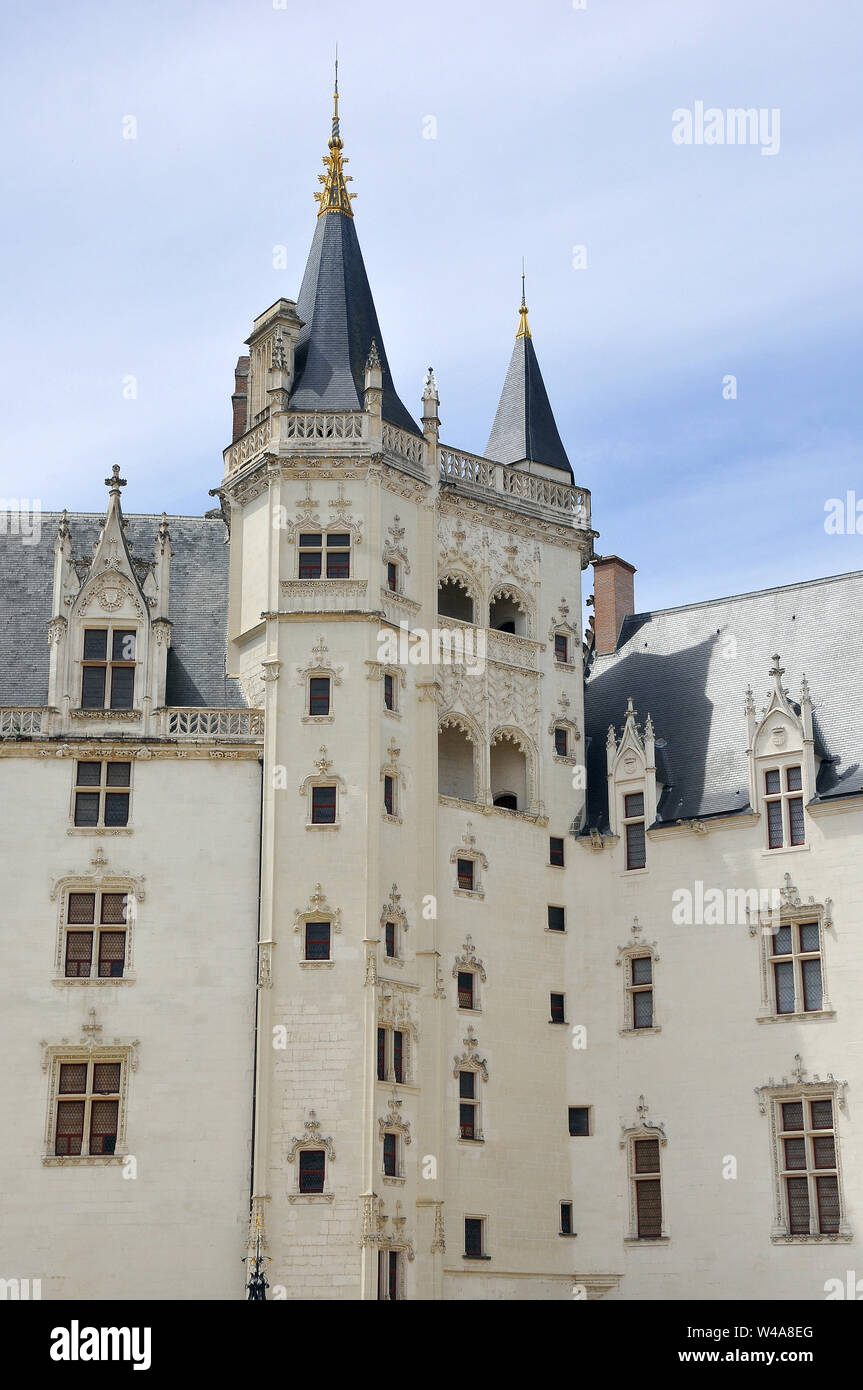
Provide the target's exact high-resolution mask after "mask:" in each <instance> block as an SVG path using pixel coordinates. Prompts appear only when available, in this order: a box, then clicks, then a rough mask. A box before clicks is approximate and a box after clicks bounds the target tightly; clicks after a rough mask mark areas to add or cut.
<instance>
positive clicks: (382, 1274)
mask: <svg viewBox="0 0 863 1390" xmlns="http://www.w3.org/2000/svg"><path fill="white" fill-rule="evenodd" d="M400 1288H401V1251H400V1250H379V1251H378V1301H379V1302H384V1303H397V1302H398V1300H399V1297H400Z"/></svg>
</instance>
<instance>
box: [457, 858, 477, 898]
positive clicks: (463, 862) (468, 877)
mask: <svg viewBox="0 0 863 1390" xmlns="http://www.w3.org/2000/svg"><path fill="white" fill-rule="evenodd" d="M456 869H457V870H458V886H459V888H466V889H468V891H470V892H472V891H473V870H474V861H473V860H472V859H459V861H458V863H457V864H456Z"/></svg>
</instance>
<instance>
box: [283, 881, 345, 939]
mask: <svg viewBox="0 0 863 1390" xmlns="http://www.w3.org/2000/svg"><path fill="white" fill-rule="evenodd" d="M315 920H318V921H328V922H329V923H330V924H331V926H332V929H333V931H334V932H340V931H341V929H342V909H341V908H340V907H330V904H329V903H328V902H327V895H326V893H325V892H324V890H323V888H322V887H321V885H320V884H319V883H316V884H315V886H314V889H313V891H312V893H311V896H310V897H309V901H308V906H307V907H298V908H297V909H296V911H295V912H294V931H295V932H300V931H302V930H303V927H304V926H305V924H306V922H310V921H315Z"/></svg>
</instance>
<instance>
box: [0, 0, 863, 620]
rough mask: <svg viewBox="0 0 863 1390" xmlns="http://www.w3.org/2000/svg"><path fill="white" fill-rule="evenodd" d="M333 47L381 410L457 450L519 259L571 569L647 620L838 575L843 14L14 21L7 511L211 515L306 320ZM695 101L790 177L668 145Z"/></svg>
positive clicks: (321, 13)
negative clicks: (589, 500) (131, 132)
mask: <svg viewBox="0 0 863 1390" xmlns="http://www.w3.org/2000/svg"><path fill="white" fill-rule="evenodd" d="M281 3H282V0H276V4H279V5H281ZM336 39H338V43H339V51H340V60H341V62H340V87H341V97H342V99H341V114H342V134H343V137H344V140H345V149H346V153H347V154H348V156H349V157H350V160H351V163H350V172H351V173H352V174H353V176H354V183H353V185H352V188H353V190H354V191H355V192H356V193H357V194H358V197H357V199H356V202H355V204H354V210H355V215H356V218H357V230H358V232H359V236H360V241H361V244H362V247H363V252H364V255H365V260H366V265H367V268H368V271H369V276H370V279H371V282H372V288H373V290H374V293H375V298H376V302H377V307H378V314H379V317H380V320H381V325H382V329H383V333H384V337H385V340H386V344H387V350H388V354H389V357H390V361H391V364H392V366H393V370H394V374H395V378H396V383H397V386H398V389H399V392H400V394H401V396H402V398H403V399H404V401H405V403H406V404H407V405H408V407H409V408H410V409H411V410H412V411H414V413H416V412H417V411H418V410H419V397H420V392H421V389H422V379H423V375H424V372H425V368H426V367H427V366H428V364H429V363H432V364H433V365H434V367H435V371H436V374H437V378H438V383H439V389H440V394H441V415H442V419H443V429H442V438H443V439H444V440H445V441H446V442H447V443H449V444H452V445H454V446H456V447H460V448H464V449H467V450H470V451H473V452H478V453H479V452H482V451H483V449H484V447H485V444H486V440H487V438H488V433H489V430H490V428H491V423H492V419H493V417H494V411H495V407H496V404H497V398H498V395H499V392H500V388H501V385H502V382H503V377H504V374H505V371H506V366H507V363H508V360H509V355H510V351H511V346H512V341H513V336H514V332H515V327H516V321H517V315H516V306H517V303H518V298H519V293H520V279H519V276H520V268H521V257H522V255H524V257H525V259H526V263H527V277H528V278H527V288H528V303H529V304H530V309H531V315H530V318H531V325H532V329H533V334H534V343H535V346H536V349H537V352H538V354H539V358H540V362H541V365H542V368H543V373H544V375H545V380H546V385H547V387H548V391H549V395H550V396H551V399H552V403H553V405H554V407H555V410H556V414H557V418H558V423H559V426H560V430H561V434H562V436H563V439H564V442H565V444H566V446H567V448H568V451H569V454H570V458H571V459H572V462H573V467H574V470H575V474H576V479H577V481H578V482H579V483H583V484H584V485H585V486H587V487H589V488H590V489H591V490H592V493H593V512H594V524H595V526H596V527H597V529H598V530H599V531H600V533H601V535H600V539H599V541H598V542H597V548H598V549H599V551H600V552H601V553H606V554H609V553H617V554H620V555H623V556H624V557H625V558H626V559H628V560H630V561H631V562H632V563H633V564H635V565H636V566H637V567H638V575H637V576H636V601H637V606H638V607H639V608H640V609H645V608H651V607H661V606H670V605H674V604H679V603H687V602H694V601H697V600H699V599H703V598H714V597H720V596H722V595H724V594H727V593H735V592H741V591H745V590H748V589H756V588H762V587H767V586H770V585H773V584H786V583H792V582H794V581H796V580H801V579H807V578H814V577H817V576H819V575H824V574H835V573H839V572H842V571H845V570H851V569H855V568H863V536H857V535H844V536H836V535H828V534H826V533H825V529H824V505H825V502H826V501H827V499H828V498H831V497H836V496H844V495H845V493H846V491H848V490H856V492H857V494H858V495H859V496H860V497H861V499H863V468H861V447H860V446H861V437H863V404H861V390H860V384H859V364H860V360H861V337H863V332H861V305H860V289H861V256H860V242H861V204H863V198H861V190H860V177H859V168H860V155H861V147H863V103H861V101H860V95H859V93H860V85H859V83H860V79H859V74H860V70H861V66H863V64H861V57H863V53H861V50H863V15H861V11H860V6H859V0H830V3H829V4H812V3H811V0H760V2H759V3H758V4H757V5H753V4H752V0H721V2H720V0H587V7H586V8H585V9H576V8H575V7H574V6H573V4H572V0H531V3H530V4H527V3H521V4H515V3H512V2H511V0H499V3H495V4H491V3H474V4H472V5H471V4H465V3H464V0H461V3H451V0H437V3H435V4H434V5H429V4H407V3H403V0H402V2H401V3H393V2H392V0H378V3H376V4H375V5H374V6H368V5H357V4H356V3H353V4H349V3H336V2H335V0H317V3H315V4H314V5H313V6H310V5H308V4H299V3H297V0H284V8H276V7H275V6H274V4H273V0H207V3H198V0H185V2H184V3H182V4H179V5H178V4H177V3H176V0H174V3H170V4H169V3H166V2H165V0H150V3H145V2H144V0H139V3H127V4H123V5H119V6H118V5H112V4H110V3H108V0H105V2H104V3H100V4H88V3H86V0H84V3H80V2H78V3H75V4H74V5H68V4H65V5H64V4H59V3H56V0H50V3H43V4H39V5H29V6H18V7H16V8H15V9H14V10H13V9H12V8H7V11H6V15H5V18H4V42H3V52H2V58H0V103H2V108H3V110H2V131H3V135H2V159H3V181H4V185H5V187H6V189H7V193H8V196H7V198H6V199H5V200H4V201H5V211H4V212H3V214H2V217H3V220H2V224H0V253H2V264H3V266H4V269H5V276H4V295H3V297H4V308H5V311H6V312H5V314H4V315H3V324H2V329H0V334H2V338H0V341H2V350H3V357H4V361H5V363H6V368H5V371H4V373H3V388H2V389H3V394H4V396H5V400H4V402H3V405H4V410H3V421H4V431H3V449H2V458H0V496H2V497H5V498H17V497H22V496H26V497H27V498H32V497H39V498H40V499H41V502H42V506H43V508H45V509H48V508H56V507H62V506H67V507H69V509H70V510H88V509H94V510H95V509H101V508H102V507H103V506H104V498H105V489H104V486H103V484H102V479H103V478H104V477H105V476H106V475H107V473H108V472H109V471H110V466H111V465H112V464H113V463H115V462H116V463H119V464H120V465H121V468H122V470H123V474H124V476H125V477H127V478H128V480H129V486H128V488H127V490H126V496H125V503H126V506H127V509H128V510H129V511H133V512H139V511H155V512H161V511H162V510H163V509H164V510H166V511H168V512H169V513H172V512H173V513H181V514H193V515H194V514H200V513H201V512H202V511H203V510H205V509H206V508H207V507H209V506H211V505H212V499H210V498H209V497H208V495H207V490H208V489H209V488H210V487H214V486H216V485H217V484H218V482H219V480H220V477H221V450H222V448H223V447H224V446H225V444H226V443H227V442H228V438H229V430H230V394H231V389H232V381H233V378H232V368H233V365H234V362H235V361H236V357H237V355H238V353H239V352H240V351H241V350H242V345H243V340H244V338H245V337H246V336H247V334H248V332H249V330H250V328H251V323H252V319H253V318H254V316H255V315H256V314H258V313H259V312H260V311H261V310H262V309H264V308H265V307H266V306H267V305H269V304H270V303H271V302H272V301H273V300H274V299H275V298H277V297H278V296H279V295H285V296H286V297H288V298H295V297H296V294H297V292H298V290H299V283H300V279H301V276H302V271H303V267H304V264H305V259H306V255H307V252H308V248H309V244H310V241H311V237H312V233H313V230H314V220H315V204H314V202H313V199H312V193H313V191H314V190H315V189H316V188H317V187H318V183H317V174H318V172H319V171H320V170H321V167H322V166H321V156H322V154H323V153H324V150H325V145H326V139H327V135H328V125H329V117H330V104H331V103H330V92H331V59H332V50H333V44H334V42H335V41H336ZM696 101H703V102H704V104H705V106H706V107H718V108H720V109H723V110H724V109H726V108H728V107H756V108H765V109H768V110H772V109H774V108H778V109H779V111H780V148H779V152H778V153H777V154H775V155H774V156H765V155H762V154H761V151H760V148H758V147H757V146H751V145H750V146H747V145H737V146H731V145H727V144H726V145H710V146H708V145H689V146H681V145H676V144H675V143H674V142H673V140H672V138H671V134H672V124H673V122H672V113H673V112H674V111H675V110H677V109H679V108H690V109H692V108H693V107H694V104H695V102H696ZM130 115H131V116H134V118H135V120H136V122H137V138H136V139H134V140H128V139H123V122H124V118H125V117H127V116H130ZM428 117H434V120H435V122H436V138H434V139H428V138H424V131H428V130H429V129H430V124H429V121H428V119H427V118H428ZM279 245H284V246H285V247H286V248H287V266H286V268H285V269H275V268H274V267H273V247H274V246H279ZM574 246H584V247H586V248H587V266H586V268H584V269H575V268H574V267H573V247H574ZM729 374H733V375H734V376H736V378H737V392H738V395H737V399H736V400H725V399H723V394H722V383H723V378H724V377H725V376H727V375H729ZM130 375H131V376H134V377H135V379H136V382H137V397H136V399H134V400H129V399H124V395H123V381H124V378H126V377H128V376H130ZM861 524H863V523H861Z"/></svg>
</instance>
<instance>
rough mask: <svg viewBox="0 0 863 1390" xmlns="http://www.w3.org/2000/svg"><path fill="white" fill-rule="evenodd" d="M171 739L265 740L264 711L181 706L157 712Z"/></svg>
mask: <svg viewBox="0 0 863 1390" xmlns="http://www.w3.org/2000/svg"><path fill="white" fill-rule="evenodd" d="M157 714H158V716H159V718H160V720H161V723H162V733H163V735H165V736H166V737H167V738H220V739H221V738H261V737H262V736H263V733H264V711H263V710H262V709H194V708H188V709H187V708H183V707H180V706H174V707H170V706H169V707H168V708H166V709H161V710H158V711H157Z"/></svg>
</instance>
